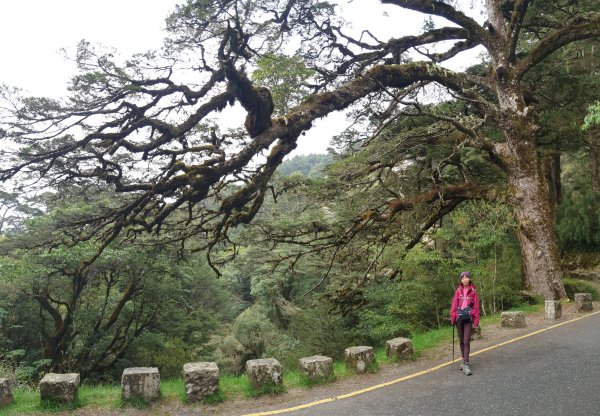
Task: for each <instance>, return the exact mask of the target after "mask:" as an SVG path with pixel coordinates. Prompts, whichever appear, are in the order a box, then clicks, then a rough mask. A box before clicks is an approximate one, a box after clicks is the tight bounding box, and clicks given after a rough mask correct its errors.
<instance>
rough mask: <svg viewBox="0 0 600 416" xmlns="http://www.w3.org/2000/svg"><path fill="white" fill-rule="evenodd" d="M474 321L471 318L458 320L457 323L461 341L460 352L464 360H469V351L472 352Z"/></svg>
mask: <svg viewBox="0 0 600 416" xmlns="http://www.w3.org/2000/svg"><path fill="white" fill-rule="evenodd" d="M472 330H473V322H471V320H470V319H467V320H464V321H458V322H457V323H456V332H458V341H459V342H460V353H461V355H462V358H463V361H464V362H466V363H468V362H469V353H470V352H471V331H472Z"/></svg>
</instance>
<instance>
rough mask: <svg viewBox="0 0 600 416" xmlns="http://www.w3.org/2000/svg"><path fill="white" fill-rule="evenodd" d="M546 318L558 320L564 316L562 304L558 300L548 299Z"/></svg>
mask: <svg viewBox="0 0 600 416" xmlns="http://www.w3.org/2000/svg"><path fill="white" fill-rule="evenodd" d="M544 311H545V312H546V319H552V320H556V319H559V318H560V317H561V316H562V306H560V301H558V300H546V302H545V305H544Z"/></svg>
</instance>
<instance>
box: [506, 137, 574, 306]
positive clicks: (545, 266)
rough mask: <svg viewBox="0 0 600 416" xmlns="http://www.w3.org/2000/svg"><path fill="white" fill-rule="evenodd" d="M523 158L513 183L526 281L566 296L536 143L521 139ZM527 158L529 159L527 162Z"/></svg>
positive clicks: (512, 172)
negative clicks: (525, 141)
mask: <svg viewBox="0 0 600 416" xmlns="http://www.w3.org/2000/svg"><path fill="white" fill-rule="evenodd" d="M518 150H519V152H520V158H519V159H520V160H519V162H518V163H515V164H514V166H511V167H510V170H509V183H510V187H511V190H512V202H513V206H514V211H515V216H516V218H517V222H518V229H517V234H518V237H519V242H520V243H521V254H522V258H523V272H524V278H525V285H526V286H527V287H528V288H530V289H532V290H533V291H535V292H536V293H539V294H541V295H543V296H544V298H545V299H560V298H563V297H565V296H566V293H565V289H564V286H563V284H562V281H561V277H562V271H561V269H560V257H559V252H558V241H557V236H556V232H555V228H554V221H553V216H552V211H551V208H550V202H549V199H548V194H547V192H546V183H545V181H544V177H543V175H542V174H541V169H540V168H539V166H538V167H537V168H536V166H537V165H538V160H537V152H536V149H535V146H534V145H533V144H532V143H530V142H529V143H519V145H518ZM523 159H528V161H527V162H526V163H524V162H525V161H524V160H523Z"/></svg>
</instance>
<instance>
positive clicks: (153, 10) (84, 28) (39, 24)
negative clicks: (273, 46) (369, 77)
mask: <svg viewBox="0 0 600 416" xmlns="http://www.w3.org/2000/svg"><path fill="white" fill-rule="evenodd" d="M182 1H183V0H150V1H149V0H101V1H100V0H0V59H1V61H0V83H4V84H7V85H11V86H16V87H20V88H23V89H25V90H27V91H28V92H29V93H30V94H31V95H35V96H50V97H59V96H61V95H64V94H65V93H66V87H67V81H68V80H69V78H70V76H71V75H72V74H74V72H75V65H74V63H73V62H69V61H67V60H65V58H64V57H63V54H62V53H61V52H60V49H61V48H65V49H67V50H71V51H72V50H74V48H75V46H76V45H77V43H78V42H79V41H80V40H81V39H85V40H87V41H89V42H91V43H92V44H95V43H100V44H103V45H105V46H108V47H114V48H116V49H117V50H118V51H119V53H120V54H121V56H123V57H127V56H129V55H131V54H133V53H136V52H144V51H146V50H148V49H159V48H160V47H161V46H162V40H163V38H164V35H165V33H164V31H163V29H164V26H165V23H164V19H165V18H166V17H167V15H168V14H169V12H171V11H172V10H174V8H175V5H176V4H178V3H181V2H182ZM340 3H341V4H342V5H343V9H344V11H345V14H344V16H345V18H346V20H348V21H351V22H352V32H354V33H353V34H356V33H360V31H361V30H362V29H369V30H370V31H371V32H372V33H374V34H375V35H376V36H378V38H379V39H380V40H387V39H388V38H390V37H400V36H403V35H405V34H409V33H412V34H416V33H419V32H420V28H421V26H422V24H423V21H424V17H423V15H420V14H418V13H411V12H406V11H401V10H400V8H398V7H394V6H387V5H386V6H382V5H381V4H380V3H379V1H377V0H353V1H348V0H340ZM475 14H476V13H475ZM438 26H440V25H438ZM348 31H350V28H348ZM475 56H476V53H472V54H470V55H469V58H464V57H463V58H460V59H459V60H455V62H453V63H452V64H451V67H452V68H453V69H464V68H465V67H466V66H468V64H469V63H470V62H473V61H472V59H474V57H475ZM242 117H243V116H242ZM344 120H345V116H344V114H343V113H339V112H338V113H336V114H332V115H330V116H328V117H327V118H326V119H324V120H319V121H317V122H316V123H315V127H314V128H313V129H311V130H310V131H309V132H308V133H307V134H306V136H302V137H301V138H300V139H299V141H298V148H297V149H296V150H295V151H294V154H307V153H324V152H325V150H326V148H327V145H328V143H329V139H330V138H331V136H332V135H335V134H338V133H339V132H341V130H342V129H343V128H344V127H345V124H346V123H345V122H344Z"/></svg>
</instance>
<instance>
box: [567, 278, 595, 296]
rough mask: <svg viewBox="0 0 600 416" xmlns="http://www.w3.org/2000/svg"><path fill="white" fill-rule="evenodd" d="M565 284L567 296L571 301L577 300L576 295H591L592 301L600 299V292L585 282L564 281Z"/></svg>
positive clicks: (575, 280) (576, 280)
mask: <svg viewBox="0 0 600 416" xmlns="http://www.w3.org/2000/svg"><path fill="white" fill-rule="evenodd" d="M563 284H564V285H565V291H566V292H567V296H568V298H569V299H571V300H574V299H575V293H590V294H591V295H592V300H599V299H600V296H599V294H598V291H597V290H596V289H594V287H593V286H592V285H591V284H589V283H588V282H586V281H585V280H578V279H563Z"/></svg>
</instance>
